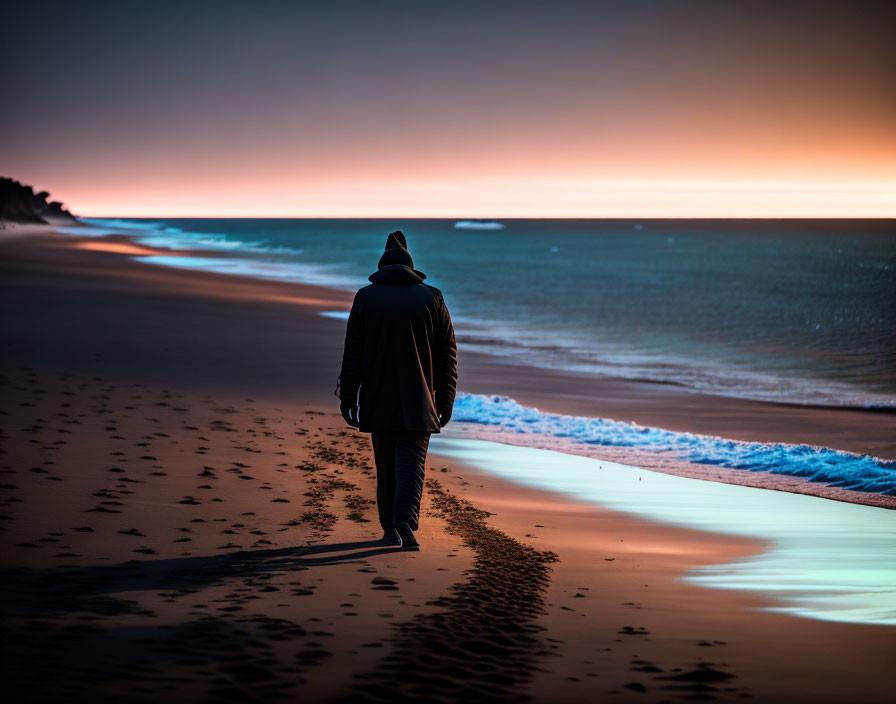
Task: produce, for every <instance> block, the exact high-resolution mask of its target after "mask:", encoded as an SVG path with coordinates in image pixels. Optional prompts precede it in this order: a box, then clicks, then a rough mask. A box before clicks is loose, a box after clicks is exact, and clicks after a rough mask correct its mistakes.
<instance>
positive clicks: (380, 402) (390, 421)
mask: <svg viewBox="0 0 896 704" xmlns="http://www.w3.org/2000/svg"><path fill="white" fill-rule="evenodd" d="M390 245H394V246H390ZM425 278H426V275H425V274H423V273H422V272H420V271H417V270H416V269H414V268H413V260H412V259H411V256H410V254H408V252H407V248H406V244H405V242H404V235H402V234H401V233H400V232H396V233H393V234H392V235H390V236H389V240H387V243H386V250H385V252H384V253H383V257H382V258H381V259H380V268H379V269H378V270H377V271H376V272H374V273H373V274H371V275H370V276H369V277H368V279H369V281H370V282H371V283H370V285H368V286H365V287H364V288H362V289H360V290H359V291H358V292H357V293H356V294H355V298H354V301H353V303H352V309H351V312H350V313H349V317H348V324H347V326H346V333H345V349H344V353H343V357H342V370H341V372H340V374H339V397H340V399H341V401H342V403H343V404H352V405H356V406H357V409H358V413H357V419H358V429H359V430H360V431H362V432H374V431H401V430H414V431H423V432H430V433H438V432H439V430H440V429H441V424H440V422H439V416H440V415H442V416H443V417H449V416H450V412H451V409H452V407H453V405H454V396H455V392H456V387H457V345H456V343H455V339H454V327H453V325H452V323H451V317H450V315H449V314H448V308H447V306H446V305H445V301H444V299H443V298H442V292H441V291H439V289H437V288H435V287H433V286H429V285H427V284H424V283H423V280H424V279H425Z"/></svg>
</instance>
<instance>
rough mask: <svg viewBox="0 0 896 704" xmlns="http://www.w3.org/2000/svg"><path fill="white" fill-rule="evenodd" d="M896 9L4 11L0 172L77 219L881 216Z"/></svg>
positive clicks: (109, 5) (895, 109) (556, 4)
mask: <svg viewBox="0 0 896 704" xmlns="http://www.w3.org/2000/svg"><path fill="white" fill-rule="evenodd" d="M894 8H896V3H881V2H862V1H861V0H857V1H855V2H849V3H842V2H826V1H825V0H816V1H815V2H788V0H779V1H777V2H766V1H761V0H738V1H737V2H734V1H730V0H716V1H711V2H710V1H701V2H694V1H692V0H675V1H672V0H664V1H661V2H657V1H652V2H645V1H640V0H628V1H626V2H600V1H598V0H592V1H591V2H566V1H564V0H554V1H552V2H526V1H523V0H521V1H519V2H503V1H501V0H492V1H491V2H475V3H470V2H463V1H456V2H444V3H443V2H436V1H434V0H427V1H426V2H388V1H382V2H340V1H339V0H330V1H328V2H319V1H318V2H301V1H298V2H271V1H265V0H257V1H255V2H248V1H243V2H232V1H230V0H218V1H217V2H208V3H204V2H198V1H195V0H194V1H192V2H187V1H184V0H182V1H181V2H177V3H170V2H165V1H159V2H141V3H137V2H129V1H126V0H120V1H119V2H90V1H88V0H85V2H55V1H53V0H43V1H42V2H37V3H23V2H20V3H14V4H12V3H11V4H10V5H8V6H7V7H6V8H5V10H4V21H3V22H2V23H0V95H2V96H3V97H2V107H0V175H7V176H12V177H13V178H18V179H19V180H21V181H23V182H26V183H29V184H33V185H34V186H36V187H37V188H39V189H46V190H49V191H50V192H51V193H52V194H53V197H54V198H58V199H61V200H63V201H64V202H65V203H67V204H68V205H69V206H70V207H71V208H72V209H73V210H74V211H75V212H77V213H79V214H83V215H88V216H131V217H138V216H146V217H153V216H169V217H175V216H181V217H187V216H198V217H202V216H207V217H215V216H219V217H225V216H236V217H238V216H243V217H253V216H254V217H264V216H270V217H392V216H405V217H458V218H461V217H477V218H492V217H637V218H646V217H896V41H894V40H893V37H894V36H896V9H894Z"/></svg>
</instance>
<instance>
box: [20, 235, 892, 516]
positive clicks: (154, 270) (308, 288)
mask: <svg viewBox="0 0 896 704" xmlns="http://www.w3.org/2000/svg"><path fill="white" fill-rule="evenodd" d="M28 229H29V230H31V231H32V232H31V234H32V236H31V237H30V238H28V239H24V240H23V239H21V238H19V239H18V241H17V242H16V243H15V244H14V248H15V250H18V251H14V252H11V254H12V255H13V256H15V255H16V254H19V255H21V254H22V253H23V252H22V250H23V249H24V250H25V252H24V253H26V254H27V255H28V256H27V257H26V259H25V261H23V264H24V265H25V266H33V265H36V266H38V267H41V266H44V265H46V262H41V261H40V259H41V258H42V257H43V256H44V255H46V254H47V253H48V251H47V250H48V249H49V250H50V251H52V252H54V253H55V254H58V255H61V256H59V257H55V259H56V260H57V261H56V264H59V265H61V267H57V270H58V271H59V272H65V271H71V270H72V269H73V268H77V269H78V270H79V271H80V272H82V273H83V272H85V271H87V272H89V271H90V269H91V267H90V266H89V263H90V262H91V261H92V260H91V259H90V258H84V257H91V256H96V257H108V258H111V259H110V261H115V263H116V266H115V267H114V270H113V271H112V272H111V275H113V276H119V277H123V278H131V279H134V278H136V279H138V280H140V281H142V282H145V283H146V284H147V285H148V286H149V287H150V289H148V290H151V288H152V287H157V286H162V287H170V286H174V287H176V288H181V289H188V290H190V291H191V292H194V293H195V294H198V295H201V296H214V297H217V298H225V299H231V300H246V299H252V300H255V301H258V302H259V305H265V304H271V303H273V304H277V303H280V304H284V305H292V306H294V308H293V310H295V311H296V312H297V313H298V312H299V309H301V313H302V314H303V317H305V316H308V315H311V316H314V319H315V321H314V324H313V326H312V327H313V329H314V330H315V335H314V338H315V339H314V342H320V343H321V345H320V349H321V354H314V355H310V356H313V357H314V367H315V368H316V373H314V374H313V375H312V374H308V375H307V376H308V377H312V376H313V378H314V382H313V383H312V384H310V386H311V387H312V390H314V391H316V393H315V396H314V398H315V401H316V402H318V403H327V402H329V399H330V394H328V393H327V391H326V385H325V384H323V385H322V384H321V377H322V376H323V378H326V375H327V374H328V373H329V375H330V376H331V377H332V379H333V380H334V381H333V387H335V377H336V375H337V374H338V360H337V359H335V358H334V359H330V360H326V358H325V355H326V353H324V352H323V349H328V350H329V354H331V355H332V354H334V353H333V350H337V351H338V350H339V349H341V342H342V340H341V337H342V335H343V322H342V321H341V320H338V319H333V318H330V317H328V316H324V315H320V314H321V313H326V312H331V311H333V310H347V309H348V308H349V307H350V304H351V293H349V292H345V291H341V290H338V289H329V288H325V287H321V286H317V285H315V284H294V283H288V282H284V281H272V280H267V279H258V278H253V277H249V276H239V275H231V274H222V273H214V272H204V271H198V270H193V269H181V268H177V267H167V266H164V265H159V264H150V263H145V262H141V261H137V260H135V259H134V258H133V257H134V256H139V255H143V254H144V253H147V252H149V253H156V252H159V253H161V252H166V250H156V249H153V248H151V247H147V246H144V245H139V244H136V243H135V242H134V240H133V239H132V238H131V237H129V236H127V235H110V236H104V237H96V236H85V237H80V238H79V237H77V236H74V235H71V234H67V233H65V234H62V233H53V234H49V235H48V238H43V237H42V235H41V229H40V228H39V227H35V226H28ZM47 229H48V228H46V226H45V227H44V230H45V231H46V230H47ZM168 254H170V255H173V256H178V255H179V254H182V255H185V256H189V255H190V254H191V252H189V251H184V252H168ZM221 256H222V257H223V256H224V255H221ZM109 275H110V272H109V271H108V270H106V271H103V276H109ZM296 307H297V308H296ZM265 314H266V315H268V316H270V315H271V314H272V312H271V311H267V312H266V313H265ZM274 314H275V315H277V317H278V318H279V317H280V314H279V312H277V313H274ZM308 322H309V323H310V322H311V321H310V320H309V321H308ZM234 327H238V326H236V325H235V326H234ZM269 342H270V344H272V345H276V346H280V347H283V343H282V342H281V341H279V340H274V339H271V340H269ZM291 342H293V341H291ZM294 342H295V343H297V342H298V341H297V340H295V341H294ZM131 344H135V343H134V342H131ZM290 346H292V345H290ZM461 352H462V353H461V355H460V359H459V374H460V378H461V384H460V389H461V390H463V391H466V392H468V393H479V394H486V395H494V394H496V393H497V394H502V395H507V396H510V397H512V398H514V399H515V400H516V401H518V402H519V403H520V404H525V405H527V406H532V407H537V408H538V409H539V410H542V411H544V412H550V413H556V414H562V415H577V416H585V417H591V418H612V419H616V420H621V421H624V422H632V423H637V424H639V425H644V426H650V427H658V428H665V429H668V430H672V431H675V432H681V433H697V434H700V435H707V436H711V437H714V438H721V439H723V440H724V439H731V440H738V441H748V442H760V443H788V444H795V445H796V444H806V445H810V446H814V447H820V448H835V449H837V450H842V451H846V452H850V453H856V454H860V455H861V454H868V455H870V456H873V457H878V458H886V457H887V456H890V457H894V456H896V418H894V417H893V416H892V414H886V413H880V412H877V411H874V410H857V409H853V408H849V409H831V408H819V407H805V406H793V405H785V404H776V403H767V402H759V401H751V400H745V399H737V398H728V397H720V396H716V395H710V394H699V393H696V392H692V391H686V390H682V389H681V388H680V387H677V386H675V385H670V384H662V383H659V384H657V383H650V382H642V381H628V380H622V379H612V378H603V377H596V376H587V375H586V376H582V375H576V374H572V373H569V372H565V371H562V370H549V369H542V368H534V367H529V366H525V365H522V364H518V363H514V362H511V361H508V360H507V359H504V358H500V357H493V356H490V355H484V354H482V353H477V352H465V351H463V350H462V351H461ZM94 354H96V353H94ZM99 354H100V355H101V354H102V353H99ZM337 356H338V355H337ZM322 361H323V362H324V366H323V367H322V366H321V362H322ZM85 362H86V360H85ZM235 363H236V360H228V364H227V366H228V367H230V368H233V367H234V364H235ZM92 366H94V365H93V364H88V368H89V367H92ZM212 366H215V365H214V362H213V361H212ZM128 371H129V373H132V372H133V371H134V370H128ZM206 371H207V370H206ZM201 376H204V374H202V373H200V374H199V377H201ZM300 376H303V377H305V376H306V375H305V374H301V375H300ZM150 379H151V377H148V380H150ZM193 381H197V380H193ZM209 381H210V383H211V380H209ZM296 381H298V379H296ZM288 383H289V381H288V380H287V384H288ZM305 385H308V384H307V383H306V384H305ZM282 387H283V384H278V383H277V381H276V380H275V379H274V378H270V379H269V380H267V381H266V383H265V384H264V389H265V392H266V393H268V394H269V395H270V396H271V397H272V398H278V397H280V398H282V396H280V393H281V389H282ZM254 393H256V394H257V393H258V389H257V388H256V389H255V391H254ZM330 393H332V392H330ZM858 421H861V422H858ZM457 425H460V424H457ZM463 425H464V426H467V425H471V426H472V428H471V429H469V430H464V432H466V433H469V434H473V435H474V436H476V435H478V436H481V437H488V438H492V439H494V438H495V436H496V434H497V435H499V436H500V437H499V441H501V442H508V443H510V444H527V445H529V446H532V447H539V448H543V449H557V448H558V447H560V448H562V449H561V450H560V451H564V452H569V453H572V454H578V455H582V456H590V457H594V456H598V453H599V456H601V457H605V458H606V459H613V460H614V461H617V462H621V463H623V464H637V465H638V466H643V467H645V468H647V469H653V470H656V471H661V472H668V473H672V474H678V475H679V476H688V477H692V478H700V479H710V480H713V481H722V482H725V483H734V484H742V485H746V486H754V487H758V488H768V489H776V490H782V491H789V492H796V493H806V494H810V495H814V496H820V497H823V498H831V499H835V500H840V501H848V502H852V503H863V504H867V505H873V506H879V507H885V508H896V497H893V496H886V495H883V494H879V493H873V492H862V491H853V490H849V489H839V488H837V487H832V486H828V485H827V484H824V483H820V482H819V483H816V482H809V481H806V480H803V479H800V478H797V477H792V476H787V475H777V474H770V473H767V472H749V471H744V470H738V469H726V468H724V467H720V466H717V465H711V466H709V467H707V466H706V465H702V464H694V463H691V462H687V461H685V460H678V461H676V460H674V459H669V458H668V457H661V456H658V455H657V454H656V453H651V452H647V451H639V450H637V449H631V448H620V447H614V446H607V445H600V446H597V447H596V448H595V447H594V446H591V445H588V444H585V443H581V442H564V441H562V440H561V439H559V438H555V437H552V436H537V437H533V436H524V437H520V436H519V435H518V434H514V433H508V434H501V433H496V431H495V429H494V428H491V427H489V426H483V425H479V424H466V423H464V424H463Z"/></svg>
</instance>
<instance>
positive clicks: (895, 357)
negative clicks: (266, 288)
mask: <svg viewBox="0 0 896 704" xmlns="http://www.w3.org/2000/svg"><path fill="white" fill-rule="evenodd" d="M87 222H88V223H89V224H91V226H92V228H93V229H92V230H91V232H93V233H94V234H98V235H100V234H108V233H109V232H124V233H127V234H130V235H132V236H135V237H136V239H138V240H139V241H141V242H143V243H146V244H148V245H152V246H156V247H166V248H170V249H174V250H198V251H199V252H203V251H207V252H208V256H202V255H199V256H190V257H182V256H181V257H176V258H174V257H165V256H157V257H149V258H147V259H148V260H149V261H154V262H155V263H159V264H168V265H174V266H189V267H195V268H199V269H208V270H214V271H219V272H223V273H233V274H249V275H253V276H260V277H264V278H274V279H281V280H289V281H301V282H308V283H316V284H321V285H325V286H331V287H335V288H339V289H346V290H355V289H357V288H359V287H361V286H363V285H365V284H366V283H367V276H368V275H369V274H370V273H371V272H372V271H373V270H374V269H375V267H376V262H377V259H378V258H379V255H380V254H381V252H382V248H383V244H384V242H385V239H386V234H387V233H388V232H389V231H391V230H393V229H399V228H400V229H402V230H403V231H404V233H405V234H406V235H407V239H408V246H409V249H410V251H411V254H412V255H413V257H414V261H415V265H416V267H417V268H418V269H420V270H422V271H423V272H425V273H426V274H427V275H428V279H427V283H430V284H432V285H434V286H437V287H439V288H440V289H442V291H443V293H444V295H445V299H446V301H447V303H448V306H449V309H450V310H451V313H452V316H453V319H454V323H455V328H456V331H457V338H458V343H459V344H460V345H461V347H462V348H466V349H469V350H474V349H475V350H479V351H484V352H487V353H490V354H495V355H507V356H510V357H514V358H516V359H518V360H520V361H524V362H526V363H529V364H533V365H536V366H543V367H551V368H564V369H568V370H573V371H576V372H580V373H583V374H599V375H607V376H612V377H620V378H625V379H642V380H650V381H659V382H665V383H671V384H677V385H680V386H682V387H684V388H686V389H691V390H694V391H699V392H702V393H710V394H718V395H724V396H734V397H740V398H747V399H754V400H760V401H772V402H785V403H796V404H812V405H824V406H840V407H843V406H850V407H866V408H880V409H885V410H890V409H896V226H894V223H893V222H892V221H793V220H779V221H767V220H757V221H749V220H739V221H705V220H699V221H683V220H677V221H654V220H645V221H619V220H614V221H607V220H501V221H499V222H489V223H482V222H465V221H456V220H400V219H395V220H308V219H301V220H283V219H153V220H146V219H124V220H121V219H117V220H112V219H91V220H87Z"/></svg>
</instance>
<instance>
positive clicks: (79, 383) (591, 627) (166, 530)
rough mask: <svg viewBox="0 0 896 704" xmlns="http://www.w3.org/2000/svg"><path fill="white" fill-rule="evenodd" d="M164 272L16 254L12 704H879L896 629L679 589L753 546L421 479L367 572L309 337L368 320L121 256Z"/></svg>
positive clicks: (11, 324) (602, 409)
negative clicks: (403, 517) (699, 571)
mask: <svg viewBox="0 0 896 704" xmlns="http://www.w3.org/2000/svg"><path fill="white" fill-rule="evenodd" d="M146 251H147V248H146V247H144V246H143V245H138V244H135V243H134V242H132V241H130V240H128V239H127V238H125V237H105V238H102V239H96V238H78V237H74V236H71V235H58V234H54V233H53V232H52V231H50V230H48V229H46V228H43V229H42V228H40V227H38V226H29V227H25V228H22V227H19V228H12V229H11V230H10V231H8V232H6V233H4V235H3V237H2V238H0V268H2V276H0V288H2V297H0V305H2V311H3V321H4V323H3V325H4V329H5V333H6V334H5V335H4V341H3V343H2V346H0V358H2V362H3V364H2V370H3V376H2V379H0V383H2V395H3V410H2V412H3V423H2V428H3V433H2V438H0V448H2V451H3V454H2V457H0V468H2V471H3V472H4V481H3V483H2V485H3V486H2V488H3V493H2V495H0V496H2V499H3V501H2V503H3V505H2V515H0V518H2V519H3V520H2V524H0V527H2V534H0V535H2V537H0V540H2V548H3V568H2V569H3V576H2V590H3V612H4V615H3V622H4V636H3V638H4V646H5V647H4V653H5V655H6V657H5V658H4V665H3V670H4V675H3V677H4V682H5V684H6V685H7V687H8V688H9V689H11V690H12V691H13V692H14V694H15V697H16V699H17V700H23V701H46V702H50V701H61V700H66V701H114V700H127V701H146V702H150V701H159V700H160V699H161V698H162V697H164V698H165V699H167V700H171V701H267V700H284V701H285V700H289V699H293V698H301V699H302V700H305V701H373V702H376V701H437V702H452V701H495V702H503V701H508V702H509V701H526V700H530V701H536V702H580V701H594V700H603V701H608V702H617V701H618V702H629V701H655V702H662V701H669V702H674V701H687V700H707V701H710V700H712V701H740V700H743V699H752V700H754V701H759V702H794V701H813V702H886V701H889V700H890V697H891V696H892V692H893V691H894V688H896V674H894V672H893V670H892V653H893V651H894V648H896V635H894V630H893V628H892V627H888V626H875V625H860V624H850V623H833V622H825V621H820V620H813V619H807V618H799V617H795V616H791V615H788V614H784V613H775V612H773V611H769V610H767V609H768V608H769V607H772V606H774V605H773V604H772V603H771V602H770V601H769V600H767V599H764V598H761V597H759V596H757V595H756V594H755V593H748V592H743V591H737V590H720V589H708V588H704V587H699V586H694V585H692V584H688V583H686V582H684V581H682V579H681V577H682V575H683V574H684V573H685V572H687V571H688V570H690V569H692V568H694V567H696V566H699V565H703V564H712V563H719V562H725V561H731V560H734V559H738V558H746V557H748V556H750V555H754V554H756V553H758V552H760V551H762V549H763V544H762V543H760V542H758V541H753V540H746V539H742V538H738V537H733V536H729V535H721V534H716V533H708V532H702V531H696V530H688V529H683V528H675V527H670V526H668V525H664V524H661V523H658V522H650V521H646V520H641V519H637V518H634V517H632V516H630V515H626V514H623V513H618V512H614V511H610V510H607V509H604V508H601V507H599V506H595V505H594V504H590V503H585V502H577V501H575V500H572V499H569V498H562V497H560V496H558V495H556V494H553V493H549V492H546V491H541V490H537V489H534V488H527V487H523V486H520V485H518V484H515V483H510V482H508V481H505V480H502V479H499V478H497V477H495V476H493V475H489V474H487V473H483V472H478V471H476V470H474V469H473V468H472V467H469V466H465V465H463V464H462V463H459V462H456V461H452V460H448V459H446V458H445V457H440V456H439V455H438V454H436V453H433V454H431V455H430V457H429V460H428V463H427V471H428V477H429V478H428V482H427V489H426V492H425V493H424V505H423V512H422V519H421V531H420V534H419V537H420V540H421V542H422V544H423V549H422V550H420V551H419V552H401V551H397V550H395V549H394V548H389V547H384V546H382V545H378V544H377V543H376V539H377V538H378V537H379V536H380V529H379V526H378V524H377V522H376V511H375V507H374V505H373V502H372V499H373V497H374V485H375V479H374V476H373V470H372V467H373V462H372V456H371V452H370V447H369V440H368V438H367V437H366V436H364V435H361V434H358V433H355V432H354V431H353V430H351V429H350V428H347V427H346V426H345V424H344V422H343V421H342V419H341V417H340V416H339V414H338V412H337V410H338V408H337V402H336V399H335V397H334V396H333V388H334V385H335V380H336V375H337V374H338V369H339V362H340V357H341V344H342V335H343V333H344V327H343V324H342V323H340V322H339V321H334V320H333V319H332V318H327V317H323V316H321V315H319V313H320V312H322V311H335V310H346V309H347V307H348V306H349V305H350V302H351V296H350V294H345V293H341V292H338V291H333V290H329V289H324V288H320V287H315V286H310V285H298V284H291V283H282V282H276V281H261V280H255V279H250V278H242V277H236V276H226V275H222V274H214V273H204V272H202V273H200V272H195V271H186V270H179V269H172V268H164V267H158V266H153V265H149V264H143V263H139V262H135V261H133V260H132V259H131V258H130V257H131V256H133V255H135V254H141V253H146ZM149 251H151V250H149ZM460 378H461V382H460V387H461V389H463V390H464V391H468V392H474V393H493V392H495V387H496V385H498V383H499V385H500V391H501V393H506V394H509V395H512V396H513V397H514V398H516V399H517V400H519V401H520V402H521V403H526V404H528V405H533V406H538V407H539V408H542V409H544V410H549V411H553V412H558V413H567V414H580V415H599V416H604V417H611V418H618V419H625V420H631V421H636V422H639V423H643V424H650V425H655V426H659V427H665V428H670V429H675V430H688V431H691V432H701V433H708V434H717V435H721V436H724V437H729V438H734V439H744V440H755V441H774V442H794V443H810V444H818V445H827V446H830V447H835V448H837V449H843V450H851V451H855V452H869V453H872V454H876V455H878V456H881V457H896V433H894V420H893V416H892V414H883V413H870V412H861V411H855V410H831V409H820V408H809V407H790V406H784V405H775V404H768V403H758V402H751V401H742V400H737V399H726V398H723V397H711V396H705V395H699V394H694V393H689V392H686V391H684V390H681V389H677V388H675V387H673V386H670V385H659V384H644V383H636V382H624V381H615V380H607V379H598V378H594V379H588V380H585V381H583V380H582V379H581V378H576V377H575V376H574V375H572V374H567V373H563V372H549V371H544V370H538V371H537V372H535V371H533V369H532V368H527V367H523V366H522V365H511V364H507V363H506V362H502V361H500V360H496V359H494V358H489V357H486V356H484V355H476V354H469V355H462V356H461V359H460ZM548 389H549V390H550V393H548V391H547V390H548ZM496 439H499V438H496ZM761 480H762V478H760V479H757V481H761ZM853 493H858V492H853ZM834 498H841V499H843V497H842V496H838V497H834Z"/></svg>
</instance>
